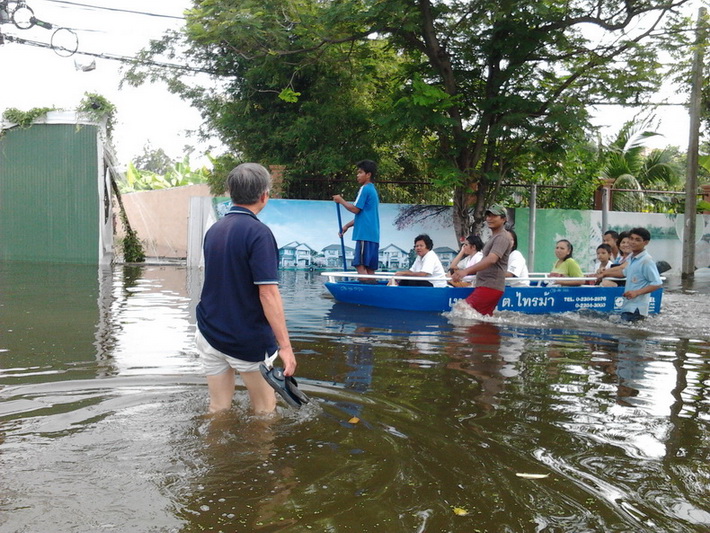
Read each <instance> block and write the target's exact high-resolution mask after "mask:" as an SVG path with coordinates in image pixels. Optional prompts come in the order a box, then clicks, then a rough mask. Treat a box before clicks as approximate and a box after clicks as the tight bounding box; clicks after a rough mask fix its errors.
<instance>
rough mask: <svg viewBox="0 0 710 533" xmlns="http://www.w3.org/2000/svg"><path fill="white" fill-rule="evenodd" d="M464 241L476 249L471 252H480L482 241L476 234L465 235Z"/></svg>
mask: <svg viewBox="0 0 710 533" xmlns="http://www.w3.org/2000/svg"><path fill="white" fill-rule="evenodd" d="M466 243H468V245H469V246H471V247H473V248H475V249H476V250H475V251H474V252H473V253H476V252H480V251H481V250H483V241H482V240H481V238H480V237H479V236H478V235H469V236H468V237H466ZM464 244H465V243H464Z"/></svg>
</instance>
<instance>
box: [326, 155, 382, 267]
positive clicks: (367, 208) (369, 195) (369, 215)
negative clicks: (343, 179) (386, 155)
mask: <svg viewBox="0 0 710 533" xmlns="http://www.w3.org/2000/svg"><path fill="white" fill-rule="evenodd" d="M355 166H356V168H357V176H356V177H357V182H358V183H359V184H360V191H359V192H358V194H357V198H356V199H355V203H353V204H351V203H350V202H347V201H345V200H343V197H342V196H340V195H339V194H336V195H335V196H333V201H334V202H336V203H338V204H340V205H342V206H343V207H344V208H345V209H347V210H348V211H350V212H351V213H353V214H354V215H355V218H354V219H353V220H351V221H350V222H348V223H347V224H345V225H344V226H343V227H342V228H340V233H339V236H340V237H342V236H343V235H344V234H345V232H346V231H348V229H350V228H351V227H352V226H355V229H354V230H353V240H354V241H355V257H354V258H353V262H352V265H353V266H354V267H355V269H356V270H357V271H358V273H359V274H374V273H375V270H377V267H378V266H379V264H380V257H379V255H380V213H379V205H380V199H379V196H378V195H377V189H375V185H374V184H373V181H374V180H375V174H376V173H377V164H376V163H375V162H374V161H370V160H369V159H365V160H363V161H360V162H359V163H356V165H355Z"/></svg>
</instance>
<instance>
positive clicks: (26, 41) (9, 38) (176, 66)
mask: <svg viewBox="0 0 710 533" xmlns="http://www.w3.org/2000/svg"><path fill="white" fill-rule="evenodd" d="M0 36H2V37H3V38H4V39H5V41H7V42H11V43H17V44H24V45H28V46H36V47H38V48H48V49H51V50H53V49H54V47H53V46H52V45H51V44H47V43H42V42H39V41H31V40H29V39H22V38H20V37H14V36H12V35H2V34H0ZM74 54H79V55H84V56H90V57H98V58H99V59H110V60H112V61H121V62H123V63H140V64H143V65H151V66H155V67H163V68H174V69H178V70H183V71H186V72H194V73H203V74H214V72H213V71H211V70H207V69H199V68H193V67H188V66H186V65H179V64H177V63H164V62H160V61H150V60H146V59H136V58H135V57H128V56H120V55H117V54H107V53H96V52H81V51H78V50H77V51H75V52H74Z"/></svg>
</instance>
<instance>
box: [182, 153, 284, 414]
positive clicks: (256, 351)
mask: <svg viewBox="0 0 710 533" xmlns="http://www.w3.org/2000/svg"><path fill="white" fill-rule="evenodd" d="M227 186H228V189H229V194H230V196H231V198H232V203H233V204H234V205H233V206H232V208H231V209H230V210H229V212H228V213H227V215H226V216H225V217H224V218H222V219H221V220H219V221H218V222H217V223H215V224H214V225H213V226H212V227H211V228H210V229H209V230H208V231H207V233H206V235H205V241H204V253H205V282H204V285H203V288H202V295H201V298H200V303H199V304H198V306H197V327H198V329H197V334H196V343H197V349H198V351H199V352H200V357H201V359H202V363H203V366H204V368H205V373H206V374H207V385H208V388H209V394H210V412H217V411H222V410H225V409H229V408H230V407H231V405H232V398H233V396H234V373H235V371H237V372H239V373H240V375H241V377H242V379H243V381H244V384H245V385H246V388H247V391H248V393H249V398H250V400H251V403H252V407H253V409H254V411H255V412H257V413H269V412H272V411H273V410H274V409H275V407H276V396H275V394H274V390H273V389H272V388H271V385H269V383H267V382H266V380H265V379H264V378H263V377H262V375H261V372H260V371H259V364H260V363H261V362H263V361H264V357H265V355H267V354H268V355H271V354H273V353H274V352H275V351H276V350H277V349H278V350H279V356H280V357H281V359H282V360H283V363H284V374H285V375H286V376H291V375H293V373H294V372H295V371H296V357H295V355H294V353H293V349H292V348H291V342H290V340H289V335H288V330H287V328H286V320H285V316H284V310H283V303H282V300H281V294H280V293H279V288H278V248H277V246H276V240H275V239H274V236H273V234H272V233H271V230H270V229H269V228H268V227H267V226H266V225H265V224H263V223H262V222H261V221H259V219H257V218H256V215H257V214H258V213H259V212H260V211H261V210H262V209H263V208H264V207H265V206H266V203H267V202H268V201H269V189H270V187H271V176H270V174H269V172H268V170H266V169H265V168H264V167H263V166H261V165H258V164H256V163H244V164H241V165H239V166H238V167H236V168H234V169H233V170H232V171H231V172H230V173H229V176H228V178H227Z"/></svg>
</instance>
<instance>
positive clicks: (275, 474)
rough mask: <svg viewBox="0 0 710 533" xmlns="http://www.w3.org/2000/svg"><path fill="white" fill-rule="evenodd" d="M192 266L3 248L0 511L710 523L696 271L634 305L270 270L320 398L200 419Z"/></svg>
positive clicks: (185, 519)
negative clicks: (331, 291) (433, 305)
mask: <svg viewBox="0 0 710 533" xmlns="http://www.w3.org/2000/svg"><path fill="white" fill-rule="evenodd" d="M200 275H201V274H200V272H199V271H196V270H188V269H186V268H183V267H180V266H142V267H132V266H130V267H129V266H114V267H112V268H107V269H99V270H98V271H97V269H96V267H83V266H66V265H36V264H17V263H4V264H3V263H0V532H1V533H7V532H13V533H14V532H49V531H51V532H53V533H62V532H81V533H86V532H126V533H128V532H131V533H134V532H198V531H200V532H201V531H223V532H281V531H283V532H307V531H317V532H346V531H353V532H358V533H362V532H375V531H377V532H381V531H386V532H432V533H439V532H462V533H463V532H466V533H469V532H528V531H529V532H583V531H584V532H588V531H599V532H602V531H603V532H608V531H613V532H622V531H623V532H645V531H647V532H658V531H673V532H707V531H708V530H710V504H709V503H708V502H710V498H709V496H710V491H709V490H708V489H709V487H710V461H709V455H710V454H709V452H710V432H709V431H708V429H709V425H710V330H709V329H708V324H709V323H710V321H709V320H708V318H709V317H710V309H709V305H708V303H709V302H710V299H709V298H708V294H710V276H709V275H707V272H703V273H700V274H699V275H698V276H697V277H696V280H695V282H694V284H693V285H692V286H691V287H689V288H687V287H686V288H682V287H681V286H680V284H679V283H678V282H673V280H670V281H669V283H668V286H669V288H670V289H669V290H668V291H667V292H666V294H665V296H664V299H663V305H664V309H663V312H662V314H661V315H659V316H656V317H651V318H649V319H648V320H647V321H645V322H644V323H642V324H641V325H640V326H634V327H630V326H626V325H620V324H618V323H616V322H614V321H610V320H608V319H607V318H598V317H590V316H578V315H573V316H535V317H531V316H524V315H518V314H514V313H510V314H501V315H499V316H497V317H496V318H495V319H494V320H492V321H487V322H477V321H473V320H469V319H466V318H464V317H462V316H457V315H455V316H449V317H445V316H441V315H437V314H433V313H405V312H398V311H381V310H376V309H366V308H358V307H354V306H349V305H344V304H338V303H335V302H334V301H333V300H332V299H331V298H330V297H329V296H328V295H327V293H326V292H325V291H324V289H323V285H322V282H321V277H320V276H319V275H318V274H317V273H305V272H285V273H283V283H282V290H283V294H284V299H285V305H286V308H287V316H288V323H289V327H290V330H291V335H292V338H293V343H294V345H295V347H296V351H297V354H298V358H299V368H298V376H299V379H300V380H299V383H300V384H301V387H302V388H303V389H304V390H305V391H306V392H307V393H308V394H309V395H310V396H311V397H312V398H313V402H312V403H311V404H309V405H308V406H307V407H305V408H304V409H301V410H300V411H294V410H289V409H288V408H286V407H284V406H283V404H281V406H280V408H279V415H280V416H278V417H276V418H274V419H271V420H264V419H258V418H255V417H253V416H251V415H250V414H249V411H248V405H247V401H246V393H245V391H244V389H243V388H242V387H241V386H240V387H238V392H237V395H236V398H235V402H234V409H233V410H232V411H230V412H229V413H227V414H225V415H223V416H218V417H212V418H210V417H207V416H205V410H206V407H207V387H206V383H205V380H204V378H203V377H202V376H200V375H199V371H200V367H199V363H198V361H197V359H196V354H195V350H194V348H193V344H192V337H193V334H194V329H195V325H194V308H195V306H196V304H197V296H198V294H199V287H200V283H201V280H200Z"/></svg>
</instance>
